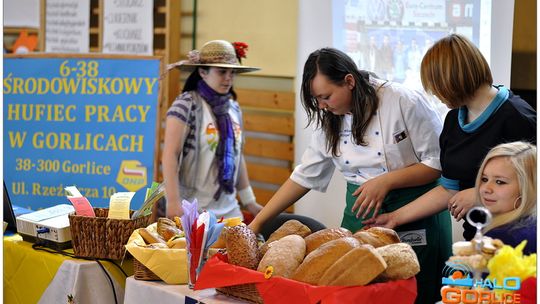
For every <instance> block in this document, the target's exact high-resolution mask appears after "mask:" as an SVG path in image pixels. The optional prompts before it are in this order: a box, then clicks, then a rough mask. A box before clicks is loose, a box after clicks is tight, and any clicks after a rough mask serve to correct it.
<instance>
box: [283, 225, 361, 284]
mask: <svg viewBox="0 0 540 304" xmlns="http://www.w3.org/2000/svg"><path fill="white" fill-rule="evenodd" d="M312 235H313V234H312ZM306 239H307V238H306ZM306 245H307V242H306ZM358 246H360V242H358V240H356V239H355V238H353V237H343V238H339V239H336V240H332V241H329V242H327V243H325V244H323V245H322V246H320V247H319V248H317V249H315V250H314V251H313V252H311V253H310V254H308V255H307V256H306V257H305V258H304V261H303V262H302V264H300V266H298V268H297V269H296V271H295V272H294V273H293V275H292V276H291V279H293V280H296V281H300V282H305V283H309V284H312V285H317V283H318V282H319V280H320V279H321V276H322V275H323V274H324V273H325V271H326V270H327V269H328V268H329V267H330V266H332V265H333V264H334V263H335V262H336V261H337V260H338V259H339V258H341V257H342V256H343V255H345V254H346V253H347V252H349V251H350V250H352V249H354V248H356V247H358ZM306 247H307V246H306Z"/></svg>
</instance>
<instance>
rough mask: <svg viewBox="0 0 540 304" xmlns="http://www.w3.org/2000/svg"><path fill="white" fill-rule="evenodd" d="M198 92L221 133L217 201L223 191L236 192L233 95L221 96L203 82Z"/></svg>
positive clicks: (199, 85)
mask: <svg viewBox="0 0 540 304" xmlns="http://www.w3.org/2000/svg"><path fill="white" fill-rule="evenodd" d="M197 91H198V92H199V94H200V95H201V96H202V97H203V98H204V99H205V100H206V102H207V103H208V104H209V105H210V107H211V108H212V112H213V113H214V116H215V117H216V123H217V127H218V131H219V143H218V147H217V150H216V156H217V162H218V183H219V189H218V190H217V192H216V193H215V194H214V199H216V200H217V199H218V198H219V196H220V195H221V192H222V191H223V190H225V192H227V193H232V192H233V191H234V171H235V170H234V132H233V126H232V121H231V117H230V116H229V107H230V102H229V99H230V98H231V94H226V95H220V94H218V93H217V92H216V91H214V90H213V89H212V88H210V87H209V86H208V85H207V84H206V82H204V81H203V80H200V81H199V82H198V83H197Z"/></svg>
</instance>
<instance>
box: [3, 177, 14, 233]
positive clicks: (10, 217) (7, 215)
mask: <svg viewBox="0 0 540 304" xmlns="http://www.w3.org/2000/svg"><path fill="white" fill-rule="evenodd" d="M4 222H6V223H7V228H6V230H9V231H12V232H17V222H16V220H15V212H13V206H12V205H11V200H10V199H9V193H8V191H7V187H6V182H5V181H4Z"/></svg>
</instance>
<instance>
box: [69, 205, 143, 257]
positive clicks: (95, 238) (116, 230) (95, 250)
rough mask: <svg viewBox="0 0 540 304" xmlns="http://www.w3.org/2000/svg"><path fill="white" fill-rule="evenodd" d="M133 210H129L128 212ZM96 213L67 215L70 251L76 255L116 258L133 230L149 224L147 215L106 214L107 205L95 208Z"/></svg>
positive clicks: (122, 254) (107, 212) (120, 254)
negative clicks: (120, 215) (131, 217)
mask: <svg viewBox="0 0 540 304" xmlns="http://www.w3.org/2000/svg"><path fill="white" fill-rule="evenodd" d="M134 212H135V211H133V210H131V211H130V216H131V215H133V213H134ZM94 213H95V214H96V216H95V217H89V216H82V215H76V214H70V215H69V226H70V230H71V243H72V245H73V252H74V253H75V255H76V256H79V257H88V258H98V259H113V260H119V259H121V258H122V257H123V256H124V252H125V250H124V245H125V244H126V242H127V240H128V239H129V237H130V235H131V234H132V232H133V231H134V230H135V229H137V228H140V227H145V226H146V225H148V220H149V218H150V215H146V216H142V217H138V218H135V219H128V220H124V219H113V218H108V217H107V216H108V214H109V209H108V208H94Z"/></svg>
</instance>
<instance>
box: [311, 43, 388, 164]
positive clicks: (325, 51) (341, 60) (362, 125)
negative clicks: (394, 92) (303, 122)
mask: <svg viewBox="0 0 540 304" xmlns="http://www.w3.org/2000/svg"><path fill="white" fill-rule="evenodd" d="M317 73H321V74H322V75H325V76H326V77H328V79H329V80H330V81H331V82H332V83H334V84H336V85H342V84H344V82H345V76H346V75H347V74H351V75H352V76H353V77H354V80H355V86H354V88H353V89H352V101H351V106H352V126H351V132H352V135H353V140H354V142H355V143H356V144H359V145H362V146H367V145H368V143H367V142H366V141H365V140H364V134H365V132H366V129H367V127H368V125H369V122H370V121H371V119H372V118H373V115H375V113H376V112H377V107H378V105H379V99H378V97H377V93H376V91H375V88H374V87H373V86H372V85H370V84H369V75H368V72H364V71H359V70H358V68H357V67H356V64H355V63H354V62H353V60H352V59H351V58H350V57H349V56H348V55H347V54H345V53H343V52H342V51H339V50H337V49H334V48H322V49H319V50H316V51H315V52H313V53H311V54H310V55H309V57H308V59H307V60H306V63H305V64H304V74H303V75H302V87H301V92H300V96H301V97H302V105H303V106H304V109H305V110H306V112H307V116H308V123H307V125H308V126H309V125H310V124H311V123H313V122H316V126H317V127H319V126H320V127H322V129H323V131H324V134H325V135H326V138H327V141H326V148H327V150H328V151H330V150H331V151H332V155H333V156H334V157H335V156H338V155H339V151H338V147H339V145H338V144H339V133H340V131H341V124H342V120H343V115H334V114H333V113H331V112H329V111H323V110H321V109H319V106H318V103H317V100H316V99H315V98H313V96H312V95H311V83H312V82H313V79H314V78H315V76H316V75H317Z"/></svg>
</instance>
